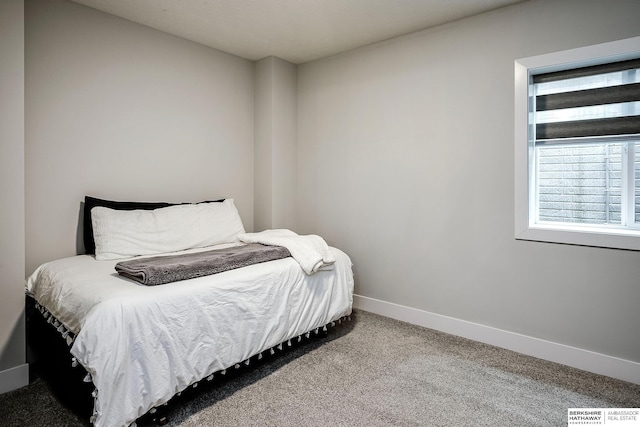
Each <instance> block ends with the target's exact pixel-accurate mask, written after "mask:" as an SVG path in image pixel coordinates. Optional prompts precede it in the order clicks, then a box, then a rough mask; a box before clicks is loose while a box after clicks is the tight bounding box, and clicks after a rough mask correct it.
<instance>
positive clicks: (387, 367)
mask: <svg viewBox="0 0 640 427" xmlns="http://www.w3.org/2000/svg"><path fill="white" fill-rule="evenodd" d="M587 407H591V408H593V407H595V408H613V407H618V408H638V407H640V386H639V385H635V384H631V383H626V382H623V381H619V380H614V379H611V378H608V377H603V376H599V375H595V374H591V373H588V372H584V371H580V370H577V369H573V368H569V367H566V366H563V365H558V364H555V363H552V362H547V361H543V360H540V359H536V358H532V357H529V356H524V355H521V354H518V353H514V352H511V351H508V350H504V349H499V348H496V347H493V346H490V345H485V344H481V343H478V342H474V341H470V340H466V339H463V338H459V337H455V336H452V335H448V334H444V333H440V332H437V331H434V330H431V329H426V328H421V327H418V326H414V325H410V324H407V323H403V322H399V321H395V320H392V319H388V318H385V317H381V316H377V315H374V314H371V313H368V312H364V311H355V312H354V315H353V316H352V321H351V322H348V323H343V324H342V325H338V326H336V327H335V328H333V329H331V330H330V332H329V334H328V335H327V336H325V337H322V338H320V339H315V340H311V341H308V342H303V343H302V344H300V345H296V346H294V347H293V348H292V349H290V350H289V351H287V352H283V353H281V354H280V355H278V356H277V357H274V358H269V360H266V361H264V362H262V363H258V364H254V365H252V366H249V367H243V368H241V369H239V370H237V371H235V372H233V373H231V374H229V375H226V376H224V377H221V376H218V377H216V379H215V380H214V381H213V382H212V385H211V386H207V385H204V386H201V387H199V388H197V389H195V390H194V391H193V392H191V393H189V394H185V395H183V396H182V397H181V398H180V400H179V402H177V404H176V405H172V406H170V407H169V409H168V412H167V417H168V419H169V422H168V424H167V425H168V426H183V427H191V426H194V427H195V426H304V427H309V426H566V425H567V409H568V408H587ZM0 425H3V426H5V425H7V426H86V425H87V422H86V421H83V420H82V419H80V418H78V417H77V416H76V415H74V414H73V413H72V412H70V411H69V410H68V409H66V408H64V407H63V406H62V405H60V404H59V403H58V401H57V400H56V399H55V398H54V396H53V395H52V394H51V392H50V390H49V388H48V386H47V384H46V383H45V382H44V381H42V380H38V381H35V382H34V383H32V384H30V385H29V386H27V387H24V388H22V389H19V390H16V391H13V392H10V393H5V394H3V395H0ZM138 425H139V426H147V425H149V426H151V425H154V423H153V421H152V420H151V419H146V420H142V421H141V422H139V423H138Z"/></svg>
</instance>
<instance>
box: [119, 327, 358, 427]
mask: <svg viewBox="0 0 640 427" xmlns="http://www.w3.org/2000/svg"><path fill="white" fill-rule="evenodd" d="M345 321H351V316H350V315H349V316H343V317H341V318H339V319H337V320H336V321H333V322H330V323H328V324H326V325H324V326H321V327H318V328H315V329H313V330H312V331H309V332H306V333H303V334H300V335H298V336H297V337H293V338H291V339H289V340H287V341H283V342H281V343H279V344H277V345H275V346H273V347H271V348H268V349H266V350H263V351H261V352H259V353H257V354H254V355H253V356H251V357H249V358H248V359H245V360H243V361H241V362H238V363H236V364H234V365H233V369H240V368H242V366H243V365H244V366H249V365H250V364H251V360H252V358H255V360H262V359H263V355H264V354H267V353H268V354H270V355H274V354H275V353H276V351H287V349H286V348H285V345H284V344H285V343H286V347H292V346H293V342H298V343H299V342H301V341H302V338H303V337H305V338H307V339H308V338H309V337H310V336H311V334H312V333H313V334H314V335H318V334H320V331H323V332H327V331H328V328H332V327H335V326H336V324H342V322H345ZM226 374H227V369H222V370H220V371H216V372H213V373H211V374H209V375H207V376H205V377H203V378H202V379H200V380H198V381H195V382H194V383H192V384H190V385H189V386H187V387H186V388H185V390H186V389H188V388H190V387H191V388H196V387H197V386H198V384H199V383H201V382H204V381H207V382H211V381H213V380H214V379H215V377H216V376H218V375H223V376H224V375H226ZM183 391H184V390H183ZM183 391H179V392H177V393H176V394H175V395H174V397H179V396H182V393H183ZM163 405H164V406H166V405H167V403H166V402H165V403H164V404H163ZM156 411H157V407H154V408H151V409H150V410H149V411H148V413H150V414H154V413H155V412H156ZM129 427H136V423H135V422H133V423H131V424H130V425H129Z"/></svg>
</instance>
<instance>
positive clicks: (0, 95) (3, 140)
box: [0, 0, 28, 393]
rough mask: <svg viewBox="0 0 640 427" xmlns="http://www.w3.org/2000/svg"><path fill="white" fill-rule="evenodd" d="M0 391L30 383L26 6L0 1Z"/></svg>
mask: <svg viewBox="0 0 640 427" xmlns="http://www.w3.org/2000/svg"><path fill="white" fill-rule="evenodd" d="M0 57H1V58H2V61H0V64H1V66H0V144H1V145H0V147H1V150H2V155H0V198H1V199H0V200H1V201H0V236H1V237H0V393H3V392H5V391H8V390H11V389H14V388H17V387H21V386H23V385H25V384H26V383H27V381H28V368H27V366H26V364H25V363H26V361H25V333H24V4H23V1H22V0H3V1H2V2H0Z"/></svg>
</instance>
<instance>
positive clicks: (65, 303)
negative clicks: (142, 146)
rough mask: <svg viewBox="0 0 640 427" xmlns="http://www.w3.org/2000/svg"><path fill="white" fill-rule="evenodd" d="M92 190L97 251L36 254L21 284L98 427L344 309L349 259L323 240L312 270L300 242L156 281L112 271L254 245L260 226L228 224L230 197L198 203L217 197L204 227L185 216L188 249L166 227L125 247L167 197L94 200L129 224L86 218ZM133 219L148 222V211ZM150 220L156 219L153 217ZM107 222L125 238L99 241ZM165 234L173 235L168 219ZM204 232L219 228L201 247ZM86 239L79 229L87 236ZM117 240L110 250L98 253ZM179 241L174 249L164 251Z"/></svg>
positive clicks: (287, 237)
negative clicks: (60, 342) (48, 258)
mask: <svg viewBox="0 0 640 427" xmlns="http://www.w3.org/2000/svg"><path fill="white" fill-rule="evenodd" d="M96 200H100V199H92V200H88V202H87V201H85V208H87V206H88V210H89V211H90V214H91V213H93V215H94V216H93V217H92V219H93V221H92V224H93V230H90V233H91V234H92V235H93V237H94V238H95V250H94V252H95V254H85V255H78V256H73V257H69V258H64V259H59V260H56V261H52V262H48V263H45V264H43V265H41V266H40V267H38V269H37V270H36V271H35V272H34V273H33V274H32V275H31V276H30V277H29V278H28V280H27V283H26V292H27V295H28V296H29V297H30V298H33V300H34V301H35V307H36V308H37V309H38V311H39V312H40V313H42V316H43V317H44V318H46V319H47V322H48V323H51V324H53V325H54V327H55V328H57V331H58V333H59V335H60V337H61V338H62V339H64V340H65V342H66V343H67V345H68V347H69V352H70V357H71V358H72V361H71V362H70V363H72V364H74V365H76V364H77V365H80V366H81V367H83V368H84V370H86V372H87V375H86V377H85V378H84V380H85V382H87V383H90V384H93V387H94V391H93V393H92V396H93V415H92V417H91V422H92V423H93V424H94V425H95V426H129V425H132V424H133V423H135V421H136V420H137V419H138V418H139V417H141V416H142V415H144V414H145V413H147V412H149V411H153V410H154V408H157V407H159V406H161V405H163V404H165V403H166V402H168V401H169V400H170V399H171V398H172V397H173V396H174V395H176V394H179V393H181V392H182V391H184V390H185V389H187V388H189V387H193V386H194V385H197V383H198V382H199V381H202V380H206V379H210V378H212V376H213V375H214V374H215V373H220V372H225V370H227V369H229V368H232V367H234V366H238V365H239V364H243V363H249V361H250V360H251V358H255V357H258V358H259V357H261V355H262V354H263V352H268V351H272V350H273V349H274V348H276V347H278V346H282V345H283V343H284V345H285V346H286V343H287V342H290V340H296V339H300V338H301V337H303V336H306V335H307V334H309V333H310V332H313V331H317V330H318V329H319V328H326V326H327V325H331V324H333V323H334V322H338V321H342V320H343V319H344V318H345V317H347V316H349V315H350V314H351V308H352V302H353V273H352V269H351V260H350V259H349V257H348V256H347V255H346V254H345V253H344V252H342V251H341V250H339V249H337V248H333V247H329V246H327V247H326V251H327V252H326V253H325V254H323V255H322V256H324V258H325V260H326V259H327V257H328V258H330V261H329V262H324V263H323V262H320V263H319V264H318V263H316V265H315V267H314V269H313V268H312V269H311V270H308V267H307V268H306V269H305V267H304V264H305V262H307V261H310V260H305V259H304V258H301V255H300V254H298V253H297V252H299V251H300V248H298V247H295V246H292V247H290V248H288V250H289V252H290V254H291V256H286V257H281V258H278V259H274V260H270V261H264V262H259V263H256V264H251V265H246V266H242V267H239V268H232V269H229V270H226V271H222V272H219V273H216V274H209V275H202V276H197V277H193V278H186V279H184V280H179V281H174V282H170V283H166V284H161V285H156V286H150V285H145V284H142V283H140V282H138V281H135V280H132V279H131V278H129V277H126V276H123V275H121V274H118V272H117V271H116V266H118V265H119V264H120V263H127V262H129V261H143V262H144V261H145V260H153V259H155V258H157V257H164V256H169V257H174V256H185V255H186V256H190V255H191V254H196V255H197V254H203V253H205V252H212V253H216V254H217V253H219V252H216V251H221V252H224V251H226V250H229V249H230V248H231V249H233V248H241V247H244V246H249V245H251V244H254V243H255V242H253V241H249V239H251V240H255V239H256V237H261V235H260V233H244V228H243V227H242V225H241V223H240V225H238V223H237V221H239V216H238V215H237V210H236V209H235V206H233V200H231V199H226V200H225V201H215V202H207V203H206V205H208V206H207V209H209V205H210V206H214V204H216V205H215V206H216V208H214V211H215V209H217V207H222V206H223V205H224V206H226V208H225V209H226V211H225V212H226V213H224V212H223V214H222V215H218V216H217V217H216V216H215V215H213V216H212V215H210V212H209V213H208V216H205V217H204V222H209V226H211V224H214V226H213V227H209V228H213V229H215V230H214V231H204V232H203V231H202V230H201V228H199V227H200V225H202V224H200V225H199V224H197V221H196V224H194V223H188V224H186V225H185V227H186V228H185V229H188V230H199V231H198V233H200V234H198V233H194V236H195V238H197V239H198V243H197V244H196V246H197V247H191V248H187V249H184V248H182V247H181V246H180V245H183V246H184V239H182V240H183V241H181V242H179V244H178V245H177V246H176V244H175V241H172V243H171V244H169V245H167V244H166V241H167V240H166V238H167V236H163V237H162V239H160V241H159V242H157V241H156V240H158V239H156V238H155V237H153V239H154V241H153V242H152V244H149V242H146V243H145V244H143V245H140V241H135V240H136V239H135V238H134V239H133V240H134V241H135V242H134V243H135V244H134V245H133V247H134V248H135V249H134V252H145V251H146V252H145V253H144V254H135V255H134V256H130V255H129V253H128V252H127V250H128V249H127V248H128V247H127V245H128V244H129V243H130V242H128V240H131V236H132V235H135V234H136V233H138V234H140V233H141V234H142V235H143V237H142V239H143V240H144V239H145V238H147V237H144V236H149V235H150V234H149V230H146V229H145V230H141V229H140V227H141V225H140V222H139V221H138V220H140V218H141V215H142V217H144V215H147V216H148V215H152V217H153V215H154V214H155V213H157V212H163V211H165V210H167V209H169V210H170V209H171V208H172V206H173V205H172V206H164V205H162V206H160V207H157V206H156V205H148V206H142V208H140V205H137V204H132V205H127V208H122V209H118V206H117V205H116V207H115V208H113V206H114V205H113V204H111V205H110V206H111V207H109V208H107V207H105V206H101V207H100V208H102V210H104V209H107V211H108V214H109V215H111V214H114V215H122V214H123V212H125V211H126V212H128V215H130V216H129V218H133V217H135V216H137V219H136V220H134V221H132V222H131V221H129V222H130V223H127V221H128V220H127V221H124V222H122V217H118V220H117V221H112V222H113V223H112V224H106V226H105V221H102V222H100V221H98V222H96V221H95V219H96V218H95V213H96V212H98V211H100V209H96V203H95V201H96ZM98 204H100V203H98ZM103 205H107V203H106V202H105V203H104V204H103ZM153 206H156V207H153ZM180 206H184V205H180ZM189 206H194V204H189ZM120 207H122V206H120ZM185 209H186V208H185ZM194 209H195V208H194ZM202 209H204V208H202ZM220 209H222V208H220ZM222 210H223V211H224V209H222ZM107 211H105V212H107ZM143 211H144V212H143ZM229 212H230V215H227V213H229ZM219 213H220V212H218V214H219ZM180 215H183V213H181V214H180ZM225 215H227V217H225ZM183 216H184V215H183ZM229 217H231V220H229ZM181 219H182V218H181ZM142 220H143V221H147V222H148V218H147V217H144V218H142ZM155 220H156V222H158V221H157V220H158V218H155ZM136 221H138V222H136ZM225 221H226V222H225ZM108 222H109V221H106V223H108ZM160 222H162V221H160ZM114 224H115V225H114ZM218 224H223V225H222V226H221V228H223V229H224V230H222V232H221V231H220V230H219V229H216V228H217V227H216V226H217V225H218ZM230 224H231V225H230ZM161 225H162V224H161ZM165 225H166V224H165ZM112 226H113V227H112ZM156 226H158V224H155V225H154V227H156ZM174 226H175V224H174ZM109 227H112V228H114V230H116V231H115V234H118V233H120V234H121V237H120V238H116V239H115V240H116V241H118V239H120V240H122V239H124V240H125V243H124V244H123V243H122V241H118V242H117V243H116V244H115V245H114V243H113V242H110V243H109V242H108V243H107V244H106V246H105V244H104V241H105V239H104V234H102V235H101V234H100V233H105V230H107V232H106V233H107V235H109V236H111V237H112V236H113V233H114V232H112V231H109ZM180 227H181V226H180V225H178V226H177V228H176V229H177V230H178V232H179V233H182V234H185V232H183V231H180V230H181V228H180ZM85 228H90V227H87V226H86V225H85ZM143 228H144V227H143ZM161 228H162V227H161ZM136 230H137V231H136ZM172 230H173V231H172ZM165 231H166V230H165ZM165 231H163V230H162V229H160V230H155V231H154V233H151V235H152V236H157V235H158V234H159V235H162V233H164V232H165ZM168 232H169V234H172V233H173V234H175V229H170V230H169V231H168ZM110 233H111V234H110ZM202 233H205V234H207V233H209V234H210V233H213V234H216V233H217V234H216V236H215V237H214V238H212V239H210V240H209V241H206V242H205V243H206V245H203V244H202V241H203V240H202ZM187 234H188V233H187ZM283 235H284V236H283ZM122 236H124V237H122ZM220 236H223V237H222V238H220ZM274 236H275V237H277V238H283V239H284V240H283V241H285V245H287V246H288V243H286V242H288V241H294V239H296V237H295V236H296V235H295V233H293V232H290V231H286V230H279V231H277V232H275V233H271V234H269V235H268V237H269V239H272V238H273V237H274ZM169 237H171V236H169ZM182 237H184V236H182ZM182 237H180V238H182ZM240 237H244V241H242V240H240ZM180 238H179V239H178V240H180ZM189 238H191V237H189ZM314 238H317V236H315V237H314ZM107 240H108V239H107ZM169 240H171V239H169ZM174 240H175V239H174ZM187 240H188V239H187ZM258 240H259V239H258ZM276 241H277V239H276ZM315 242H317V239H316V240H315ZM90 245H91V243H89V244H87V236H86V235H85V246H90ZM118 245H120V247H118ZM135 245H138V247H135ZM154 245H156V246H154ZM129 246H131V245H129ZM266 246H271V245H270V244H266ZM276 246H277V245H276ZM114 247H115V248H116V250H115V252H109V251H105V249H109V250H113V249H114ZM140 247H142V248H143V249H140ZM150 247H152V249H148V248H150ZM176 247H180V250H173V251H167V250H166V249H167V248H169V249H175V248H176ZM123 248H124V249H123ZM120 252H121V253H120ZM105 254H107V255H105ZM114 254H115V255H114ZM123 254H124V255H126V256H124V257H123V256H122V255H123ZM303 255H304V254H303ZM171 259H174V258H171ZM311 263H313V261H312V260H311ZM178 264H180V263H178Z"/></svg>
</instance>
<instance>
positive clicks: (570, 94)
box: [532, 58, 640, 142]
mask: <svg viewBox="0 0 640 427" xmlns="http://www.w3.org/2000/svg"><path fill="white" fill-rule="evenodd" d="M639 70H640V58H638V59H633V60H628V61H621V62H615V63H608V64H602V65H596V66H590V67H583V68H576V69H570V70H564V71H557V72H553V73H546V74H537V75H534V76H532V80H533V83H534V86H535V85H538V86H542V85H544V84H549V83H551V82H554V83H551V84H555V85H559V87H561V89H559V90H555V91H553V92H555V93H546V94H541V95H537V96H536V98H535V105H536V107H535V112H536V113H540V114H537V115H536V117H538V118H536V126H535V129H536V141H541V142H542V141H544V140H557V139H566V138H585V137H603V136H605V137H606V136H620V135H636V136H637V135H640V104H639V103H640V82H638V77H637V76H638V75H640V74H639V73H640V71H639ZM611 73H618V77H619V78H620V81H619V82H616V83H613V84H611V83H607V78H606V76H605V75H611ZM592 76H597V77H595V78H594V79H595V80H596V81H597V80H598V79H599V77H600V76H602V78H601V80H602V84H600V86H598V84H596V87H588V88H586V89H580V88H579V89H578V90H575V89H574V88H573V87H572V80H573V79H580V78H585V77H592ZM627 76H633V78H627ZM563 82H566V87H564V86H563ZM605 106H613V110H617V112H615V113H614V115H610V114H611V113H610V111H611V110H612V108H610V107H607V109H606V111H607V112H605ZM584 107H590V110H589V111H588V112H584V113H583V112H581V111H580V109H581V108H582V109H584ZM599 107H602V108H601V109H600V108H599ZM569 109H574V111H573V112H572V111H570V110H569ZM576 110H578V112H577V113H576ZM554 112H556V113H555V114H552V115H551V116H553V119H547V120H543V119H542V117H543V116H545V117H550V115H549V113H554ZM581 114H583V115H584V117H581Z"/></svg>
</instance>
